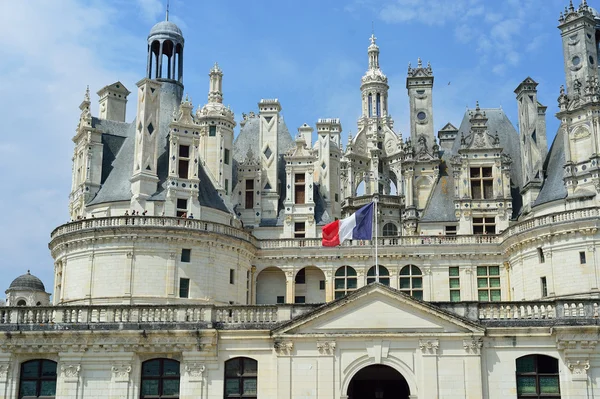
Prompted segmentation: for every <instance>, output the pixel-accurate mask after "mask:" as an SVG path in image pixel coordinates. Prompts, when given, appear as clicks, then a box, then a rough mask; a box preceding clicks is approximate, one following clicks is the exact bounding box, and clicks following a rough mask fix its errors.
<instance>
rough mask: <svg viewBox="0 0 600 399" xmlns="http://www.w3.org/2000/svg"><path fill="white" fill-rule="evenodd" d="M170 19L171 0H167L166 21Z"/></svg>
mask: <svg viewBox="0 0 600 399" xmlns="http://www.w3.org/2000/svg"><path fill="white" fill-rule="evenodd" d="M168 20H169V0H167V15H166V17H165V21H168Z"/></svg>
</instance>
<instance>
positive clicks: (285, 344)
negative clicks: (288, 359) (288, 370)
mask: <svg viewBox="0 0 600 399" xmlns="http://www.w3.org/2000/svg"><path fill="white" fill-rule="evenodd" d="M273 348H274V349H275V352H277V354H279V355H289V354H291V353H292V349H294V343H293V342H292V341H275V343H274V344H273Z"/></svg>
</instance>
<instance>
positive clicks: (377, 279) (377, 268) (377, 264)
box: [373, 194, 379, 282]
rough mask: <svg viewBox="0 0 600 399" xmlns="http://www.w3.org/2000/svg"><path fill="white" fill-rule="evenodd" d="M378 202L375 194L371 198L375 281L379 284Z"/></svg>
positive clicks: (377, 196)
mask: <svg viewBox="0 0 600 399" xmlns="http://www.w3.org/2000/svg"><path fill="white" fill-rule="evenodd" d="M378 200H379V195H377V194H375V195H374V196H373V202H374V203H375V206H374V208H375V209H374V212H373V217H374V218H375V281H377V282H379V258H378V256H377V231H378V230H379V229H378V227H377V202H378Z"/></svg>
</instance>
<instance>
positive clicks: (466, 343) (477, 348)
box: [463, 338, 483, 354]
mask: <svg viewBox="0 0 600 399" xmlns="http://www.w3.org/2000/svg"><path fill="white" fill-rule="evenodd" d="M482 347H483V340H482V339H481V338H476V339H465V340H463V348H465V351H467V352H468V353H474V354H479V353H481V348H482Z"/></svg>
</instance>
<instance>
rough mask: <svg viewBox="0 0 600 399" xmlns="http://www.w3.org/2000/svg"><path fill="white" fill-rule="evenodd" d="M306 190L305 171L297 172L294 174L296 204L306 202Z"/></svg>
mask: <svg viewBox="0 0 600 399" xmlns="http://www.w3.org/2000/svg"><path fill="white" fill-rule="evenodd" d="M305 192H306V177H305V176H304V173H296V174H295V175H294V195H295V198H294V199H295V200H294V203H295V204H304V200H305Z"/></svg>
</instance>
